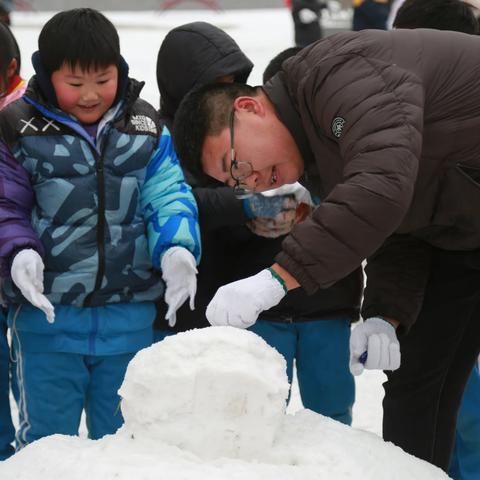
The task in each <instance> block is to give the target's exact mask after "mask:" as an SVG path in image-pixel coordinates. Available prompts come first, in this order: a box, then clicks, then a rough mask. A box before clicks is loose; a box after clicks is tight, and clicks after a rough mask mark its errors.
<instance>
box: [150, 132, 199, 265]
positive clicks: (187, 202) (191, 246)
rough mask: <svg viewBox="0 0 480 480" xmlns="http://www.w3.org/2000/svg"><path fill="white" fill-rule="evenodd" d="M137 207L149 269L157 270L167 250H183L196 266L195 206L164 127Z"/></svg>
mask: <svg viewBox="0 0 480 480" xmlns="http://www.w3.org/2000/svg"><path fill="white" fill-rule="evenodd" d="M141 205H142V209H143V212H144V217H145V223H146V226H147V236H148V244H149V250H150V255H151V258H152V263H153V266H154V267H155V268H156V269H160V264H161V260H162V257H163V255H164V253H165V252H166V251H167V250H168V249H169V248H171V247H184V248H186V249H187V250H189V251H190V252H191V253H192V254H193V256H194V257H195V260H196V262H197V264H198V262H199V261H200V254H201V245H200V230H199V226H198V210H197V204H196V202H195V198H194V197H193V195H192V192H191V189H190V186H189V185H187V184H186V183H185V179H184V176H183V172H182V169H181V167H180V164H179V162H178V159H177V155H176V153H175V149H174V147H173V142H172V138H171V136H170V132H169V131H168V129H166V128H165V129H164V130H163V132H162V135H161V137H160V142H159V146H158V148H157V150H156V151H155V153H154V155H153V156H152V158H151V160H150V162H149V164H148V167H147V174H146V178H145V183H144V185H143V188H142V192H141Z"/></svg>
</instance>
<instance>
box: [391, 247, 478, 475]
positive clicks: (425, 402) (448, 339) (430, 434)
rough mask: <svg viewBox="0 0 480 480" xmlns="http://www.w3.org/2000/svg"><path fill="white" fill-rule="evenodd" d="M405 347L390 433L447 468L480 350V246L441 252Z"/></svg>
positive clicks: (394, 380) (395, 380)
mask: <svg viewBox="0 0 480 480" xmlns="http://www.w3.org/2000/svg"><path fill="white" fill-rule="evenodd" d="M400 348H401V354H402V364H401V367H400V368H399V369H398V370H397V371H395V372H390V373H388V372H387V376H388V381H387V382H386V383H385V384H384V388H385V399H384V401H383V407H384V419H383V436H384V439H385V440H387V441H391V442H393V443H394V444H396V445H398V446H400V447H402V448H403V449H404V450H405V451H407V452H408V453H410V454H412V455H415V456H416V457H419V458H422V459H423V460H426V461H427V462H430V463H432V464H434V465H437V466H438V467H440V468H442V469H443V470H445V471H447V470H448V467H449V464H450V457H451V453H452V450H453V445H454V440H455V426H456V420H457V414H458V409H459V406H460V402H461V399H462V394H463V390H464V388H465V384H466V382H467V380H468V377H469V375H470V373H471V371H472V368H473V366H474V364H475V360H476V358H477V356H478V354H479V351H480V251H475V252H446V251H442V250H436V251H435V253H434V260H433V265H432V271H431V277H430V279H429V282H428V285H427V289H426V294H425V298H424V303H423V307H422V310H421V312H420V315H419V317H418V319H417V322H416V323H415V325H414V326H413V327H412V328H411V330H410V332H409V333H408V335H406V336H404V337H403V338H401V339H400Z"/></svg>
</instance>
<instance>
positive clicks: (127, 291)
mask: <svg viewBox="0 0 480 480" xmlns="http://www.w3.org/2000/svg"><path fill="white" fill-rule="evenodd" d="M142 86H143V85H142V84H140V83H139V82H137V81H135V80H132V79H130V80H129V82H128V87H127V90H126V95H125V98H124V99H123V100H122V101H120V102H119V103H117V104H116V105H115V106H114V107H112V109H111V110H110V111H108V112H107V113H106V114H105V115H104V117H103V119H102V120H101V122H100V124H99V125H98V132H97V136H96V138H92V137H90V135H89V134H88V133H87V132H86V131H85V129H84V128H83V127H82V125H81V124H79V123H78V122H77V121H76V120H75V119H73V118H71V117H70V116H68V115H66V114H65V113H64V112H62V111H61V110H59V109H57V108H54V107H52V106H50V104H48V103H47V102H46V101H45V100H44V99H43V97H42V95H41V93H40V91H39V89H38V87H37V85H36V82H35V77H34V78H33V79H32V81H31V82H30V85H29V88H28V90H27V92H26V94H25V96H24V97H23V99H21V100H18V101H16V102H14V103H12V104H11V105H9V106H8V107H7V108H6V109H4V110H3V111H2V112H0V159H1V162H0V274H1V275H2V276H4V277H8V276H9V268H10V264H11V260H12V258H13V255H14V254H15V253H16V252H18V251H19V250H21V249H23V248H34V249H35V250H37V251H38V252H39V253H40V254H41V255H42V256H43V259H44V263H45V278H44V286H45V294H46V296H47V297H48V298H49V300H50V301H51V302H52V303H53V304H63V305H72V306H75V307H94V306H100V305H106V304H115V303H130V302H146V301H153V300H155V299H157V298H159V297H160V296H161V295H162V293H163V284H162V282H161V279H160V275H159V273H158V270H159V268H160V261H161V257H162V255H163V253H164V252H165V251H166V250H167V249H168V248H169V247H171V246H176V245H178V246H182V247H185V248H187V249H188V250H189V251H191V252H192V253H193V255H194V256H195V258H196V259H197V262H198V261H199V259H200V236H199V228H198V222H197V219H198V214H197V206H196V203H195V200H194V197H193V196H192V194H191V191H190V187H189V186H188V185H187V184H186V183H185V181H184V177H183V174H182V171H181V168H180V166H179V163H178V160H177V158H176V155H175V151H174V149H173V145H172V140H171V137H170V133H169V132H168V130H167V129H164V130H163V132H162V128H161V125H160V123H159V120H158V117H157V114H156V112H155V110H154V108H153V107H152V106H151V105H149V104H148V103H146V102H145V101H143V100H141V99H139V98H138V95H139V92H140V90H141V87H142ZM160 132H161V133H160ZM5 283H6V285H5V293H6V295H7V297H8V299H9V300H10V301H11V302H14V303H22V302H25V300H24V299H23V298H22V297H21V295H20V293H19V291H18V290H17V289H16V287H14V285H13V283H12V282H11V281H9V280H7V281H6V282H5Z"/></svg>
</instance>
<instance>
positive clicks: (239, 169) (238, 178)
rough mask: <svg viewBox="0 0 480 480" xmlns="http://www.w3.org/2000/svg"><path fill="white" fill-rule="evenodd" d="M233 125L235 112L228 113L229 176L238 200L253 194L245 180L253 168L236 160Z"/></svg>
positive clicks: (247, 163)
mask: <svg viewBox="0 0 480 480" xmlns="http://www.w3.org/2000/svg"><path fill="white" fill-rule="evenodd" d="M234 123H235V110H234V109H232V111H231V112H230V119H229V126H230V160H231V163H230V176H231V177H232V178H233V179H234V180H235V185H234V186H233V193H234V194H235V196H236V197H237V198H238V199H240V200H241V199H244V198H249V197H251V196H252V195H253V194H254V192H253V191H252V190H251V189H250V188H249V187H248V186H247V184H246V183H245V180H246V179H247V178H248V177H249V176H250V175H251V174H252V173H253V166H252V164H251V163H250V162H239V161H238V160H237V158H236V154H235V147H234V145H233V125H234Z"/></svg>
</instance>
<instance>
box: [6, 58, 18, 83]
mask: <svg viewBox="0 0 480 480" xmlns="http://www.w3.org/2000/svg"><path fill="white" fill-rule="evenodd" d="M17 69H18V61H17V59H16V58H12V59H11V60H10V63H9V64H8V67H7V79H8V81H10V80H11V79H12V78H13V77H14V76H15V74H16V73H17Z"/></svg>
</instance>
